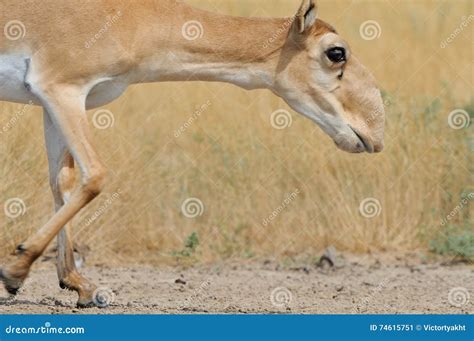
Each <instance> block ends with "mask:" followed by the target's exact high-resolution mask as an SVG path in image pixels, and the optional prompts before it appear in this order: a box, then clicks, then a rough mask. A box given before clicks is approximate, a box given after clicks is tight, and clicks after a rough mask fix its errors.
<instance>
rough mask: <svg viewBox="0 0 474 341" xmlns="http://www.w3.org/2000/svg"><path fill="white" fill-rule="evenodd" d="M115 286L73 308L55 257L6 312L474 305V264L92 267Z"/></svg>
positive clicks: (362, 260)
mask: <svg viewBox="0 0 474 341" xmlns="http://www.w3.org/2000/svg"><path fill="white" fill-rule="evenodd" d="M83 272H85V273H86V274H87V276H89V277H90V278H91V279H92V280H94V281H95V283H98V285H101V286H104V287H106V288H111V289H112V290H107V289H105V290H104V291H103V292H102V294H101V295H102V296H101V297H102V299H103V300H105V301H107V300H109V299H110V300H112V303H111V304H110V306H109V307H107V308H89V309H77V308H75V302H76V294H75V293H72V292H68V291H66V290H61V289H60V288H59V287H58V285H57V279H56V274H55V270H54V265H53V264H50V263H43V264H41V265H40V266H37V267H36V268H35V269H34V271H33V272H32V274H31V276H30V278H29V279H28V281H27V282H26V284H25V286H24V288H23V289H22V290H21V292H20V293H19V294H18V295H17V296H16V297H15V298H9V297H8V295H7V293H6V291H5V290H4V289H3V288H1V289H0V312H1V313H34V314H36V313H38V314H39V313H42V314H64V313H75V314H84V313H87V314H121V313H132V314H160V313H165V314H178V313H219V314H220V313H296V314H299V313H316V314H336V313H341V314H346V313H348V314H355V313H376V314H378V313H389V314H392V313H410V314H412V313H455V314H458V313H461V314H464V313H474V267H473V266H472V265H462V264H458V265H449V266H448V265H443V264H442V263H441V262H429V263H424V262H420V261H412V260H411V258H410V257H404V258H395V259H390V260H387V259H385V260H382V261H381V260H380V259H379V258H377V257H370V258H367V257H352V258H351V259H350V260H344V261H343V262H340V263H339V264H336V266H334V267H329V266H325V267H318V266H315V265H311V266H308V265H306V266H286V267H282V266H281V265H278V264H277V263H275V262H271V261H261V262H251V263H244V264H242V263H221V264H218V265H212V266H210V265H209V266H198V267H193V268H189V269H182V268H171V267H165V268H154V267H144V266H139V267H115V268H112V267H103V266H101V267H98V266H95V267H87V268H86V269H84V270H83Z"/></svg>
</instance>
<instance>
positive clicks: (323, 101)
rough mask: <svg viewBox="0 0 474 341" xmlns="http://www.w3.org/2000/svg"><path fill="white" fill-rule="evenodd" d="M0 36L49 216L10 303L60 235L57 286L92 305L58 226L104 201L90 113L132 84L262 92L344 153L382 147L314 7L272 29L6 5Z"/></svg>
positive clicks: (147, 5) (214, 19) (106, 7)
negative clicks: (36, 130) (39, 137)
mask: <svg viewBox="0 0 474 341" xmlns="http://www.w3.org/2000/svg"><path fill="white" fill-rule="evenodd" d="M0 25H1V26H3V27H4V30H3V31H4V32H3V33H4V34H3V35H2V36H0V100H2V101H10V102H17V103H34V104H36V105H40V106H42V107H43V108H44V131H45V140H46V147H47V152H48V161H49V171H50V183H51V188H52V192H53V196H54V201H55V206H56V213H55V214H54V215H53V216H52V217H51V219H50V220H49V221H48V222H47V223H46V224H45V225H44V226H42V227H41V228H40V229H39V230H38V231H37V232H36V233H35V234H33V235H32V236H30V237H29V238H28V239H27V240H26V241H25V242H24V243H22V244H21V245H19V246H18V247H17V250H16V256H15V258H14V259H13V260H12V261H11V262H9V263H7V264H6V265H4V266H3V268H2V269H1V270H0V278H1V279H2V281H3V283H4V285H5V287H6V289H7V290H8V291H9V292H10V293H11V294H15V293H16V292H17V291H18V289H19V288H20V287H21V285H22V284H23V282H24V280H25V279H26V277H27V275H28V272H29V270H30V267H31V265H32V264H33V262H34V261H35V260H36V259H37V258H38V257H39V256H40V255H41V254H42V253H43V251H44V250H45V248H46V247H47V246H48V244H49V243H50V242H51V241H52V239H53V238H54V237H55V236H58V262H57V269H58V276H59V280H60V284H61V286H62V287H65V288H68V289H71V290H74V291H76V292H77V293H78V294H79V300H78V306H80V307H86V306H91V305H93V304H94V302H93V295H94V290H95V289H96V286H95V285H94V284H93V283H92V282H90V281H89V280H88V279H86V278H85V277H84V276H82V275H81V274H80V273H79V272H78V271H77V269H76V267H75V264H74V258H73V248H72V241H71V238H70V235H69V233H68V228H67V226H66V224H67V223H68V222H69V221H70V220H71V219H72V217H73V216H74V215H75V214H76V213H77V212H78V211H79V210H81V209H82V208H83V207H85V206H86V205H87V204H88V203H89V202H90V201H91V200H92V199H94V198H95V197H96V196H97V195H98V194H99V193H100V192H101V189H102V188H103V185H104V181H105V177H106V171H105V167H104V166H103V165H102V163H101V161H100V158H99V157H98V155H97V154H96V152H95V149H94V147H93V142H92V141H91V138H90V133H89V127H88V123H87V118H86V110H87V109H90V108H95V107H98V106H101V105H104V104H106V103H109V102H111V101H113V100H114V99H116V98H117V97H119V96H120V95H121V94H122V93H123V92H124V91H125V90H126V88H127V87H128V86H129V85H130V84H134V83H147V82H164V81H193V80H200V81H218V82H228V83H233V84H236V85H238V86H240V87H243V88H245V89H257V88H265V89H269V90H270V91H272V92H273V93H274V94H275V95H277V96H280V97H282V98H283V99H284V100H285V101H286V102H287V103H288V104H289V105H290V107H292V108H293V109H294V110H295V111H297V112H299V113H301V114H303V115H304V116H306V117H308V118H309V119H310V120H312V121H314V122H315V123H317V124H318V125H319V126H320V127H321V128H322V129H323V130H324V131H325V132H326V133H327V134H328V135H329V136H330V137H331V138H332V139H333V140H334V142H335V143H336V145H337V146H338V147H339V148H340V149H342V150H344V151H348V152H355V153H359V152H369V153H372V152H378V151H381V150H382V148H383V129H384V108H383V103H382V99H381V96H380V91H379V90H378V88H377V86H376V85H375V80H374V78H373V77H372V75H371V74H370V72H369V71H367V69H366V68H365V67H364V66H362V65H361V64H360V62H359V61H358V60H357V59H356V58H355V57H354V56H353V55H352V52H351V50H350V48H349V45H348V44H347V42H346V41H344V40H343V39H342V38H341V37H340V36H339V35H338V34H337V32H336V31H335V30H334V28H332V27H331V26H330V25H329V24H327V23H325V22H323V21H322V20H319V19H317V8H316V3H315V1H313V0H304V1H303V2H302V4H301V6H300V8H299V10H298V12H297V13H296V15H295V16H293V17H289V18H277V19H261V18H241V17H231V16H224V15H220V14H214V13H210V12H206V11H201V10H197V9H194V8H192V7H190V6H188V5H186V4H185V3H183V2H181V1H172V0H133V1H132V0H82V1H77V0H2V1H1V4H0ZM130 114H131V113H130ZM75 165H77V166H78V167H79V169H80V173H81V178H80V179H78V181H76V179H75V178H74V174H75V172H74V167H75Z"/></svg>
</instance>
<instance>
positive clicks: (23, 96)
mask: <svg viewBox="0 0 474 341" xmlns="http://www.w3.org/2000/svg"><path fill="white" fill-rule="evenodd" d="M28 58H29V56H27V55H22V54H11V55H8V54H0V101H7V102H15V103H24V104H27V103H30V102H31V103H33V104H37V105H40V102H39V100H38V99H37V98H36V96H34V95H33V94H32V93H31V92H29V91H28V90H27V89H26V88H25V84H24V80H25V75H26V72H27V64H26V62H25V60H27V59H28ZM127 87H128V83H127V82H126V80H125V79H118V78H117V79H114V78H107V79H98V80H96V81H95V82H93V86H91V89H90V91H89V95H88V97H87V101H86V107H87V109H93V108H96V107H99V106H102V105H105V104H107V103H110V102H112V101H113V100H115V99H116V98H118V97H119V96H120V95H122V94H123V92H124V91H125V90H126V89H127Z"/></svg>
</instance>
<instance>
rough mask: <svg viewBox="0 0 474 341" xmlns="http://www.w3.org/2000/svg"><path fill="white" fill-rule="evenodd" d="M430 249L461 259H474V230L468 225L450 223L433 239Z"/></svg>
mask: <svg viewBox="0 0 474 341" xmlns="http://www.w3.org/2000/svg"><path fill="white" fill-rule="evenodd" d="M430 251H432V252H434V253H437V254H440V255H446V256H452V257H455V258H456V259H458V260H461V261H474V231H473V230H472V228H468V227H467V226H457V225H449V226H448V227H447V228H446V229H444V230H443V231H441V232H440V233H439V234H438V236H437V237H436V238H435V239H433V240H431V242H430Z"/></svg>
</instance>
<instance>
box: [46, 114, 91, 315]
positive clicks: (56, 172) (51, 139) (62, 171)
mask: <svg viewBox="0 0 474 341" xmlns="http://www.w3.org/2000/svg"><path fill="white" fill-rule="evenodd" d="M43 116H44V133H45V142H46V148H47V151H48V163H49V179H50V184H51V190H52V192H53V197H54V204H55V208H56V212H57V211H59V210H60V209H61V207H62V206H64V204H65V203H66V202H68V201H69V198H70V196H71V193H72V191H73V190H74V184H75V173H74V159H73V157H72V155H71V153H69V151H68V149H67V145H66V143H65V142H64V138H63V137H62V136H61V134H60V133H59V132H58V130H57V129H56V128H55V127H54V125H53V122H52V121H51V118H50V116H49V114H48V113H47V112H46V110H45V112H44V115H43ZM56 266H57V270H58V278H59V285H60V286H61V288H63V289H69V290H74V291H76V292H77V293H78V294H79V300H78V303H77V305H78V306H80V307H87V306H91V305H93V293H94V290H95V289H96V288H97V287H96V286H95V285H94V284H92V283H91V282H90V281H89V280H87V279H86V278H85V277H83V276H82V275H81V274H80V273H79V272H78V271H77V269H76V264H75V262H74V247H73V243H72V240H71V238H70V224H67V225H66V226H64V227H63V228H62V229H61V231H59V234H58V254H57V264H56Z"/></svg>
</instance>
